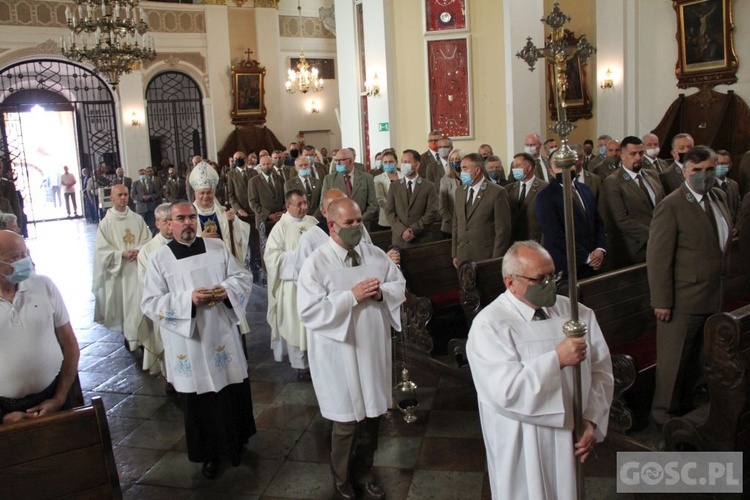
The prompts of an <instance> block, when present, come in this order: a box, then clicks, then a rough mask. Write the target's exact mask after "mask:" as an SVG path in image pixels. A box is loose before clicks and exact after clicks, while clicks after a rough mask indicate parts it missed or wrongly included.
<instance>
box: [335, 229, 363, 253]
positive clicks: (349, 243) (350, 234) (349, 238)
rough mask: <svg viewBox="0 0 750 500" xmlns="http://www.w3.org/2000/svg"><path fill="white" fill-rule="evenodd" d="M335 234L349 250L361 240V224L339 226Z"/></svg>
mask: <svg viewBox="0 0 750 500" xmlns="http://www.w3.org/2000/svg"><path fill="white" fill-rule="evenodd" d="M337 234H338V235H339V238H340V239H341V241H342V242H343V243H344V245H346V248H347V249H348V250H351V249H352V248H354V247H356V246H357V245H359V242H360V241H362V226H352V227H339V231H338V233H337Z"/></svg>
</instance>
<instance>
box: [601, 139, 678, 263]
mask: <svg viewBox="0 0 750 500" xmlns="http://www.w3.org/2000/svg"><path fill="white" fill-rule="evenodd" d="M621 148H622V154H621V155H620V161H621V166H620V168H619V169H617V172H615V173H614V174H612V175H610V176H609V177H607V178H606V179H604V182H603V183H602V196H601V197H600V198H599V211H600V212H601V214H602V217H603V218H604V221H605V224H606V226H607V248H609V249H610V251H611V255H610V259H611V261H612V263H613V265H614V266H615V267H625V266H629V265H632V264H637V263H639V262H645V261H646V244H647V243H648V231H649V226H650V225H651V216H652V214H653V211H654V207H655V206H656V205H658V204H659V202H660V201H661V200H662V199H664V188H663V187H662V185H661V182H660V181H659V176H658V175H657V174H656V172H655V171H654V170H652V169H648V168H643V165H644V156H645V154H644V153H645V151H644V149H645V148H644V147H643V142H642V141H641V140H640V139H639V138H637V137H633V136H628V137H625V138H624V139H623V140H622V143H621Z"/></svg>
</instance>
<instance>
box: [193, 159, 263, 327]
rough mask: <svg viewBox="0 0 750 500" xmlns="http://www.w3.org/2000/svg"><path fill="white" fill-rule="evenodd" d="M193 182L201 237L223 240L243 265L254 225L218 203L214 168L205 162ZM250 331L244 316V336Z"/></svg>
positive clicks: (197, 168) (242, 325)
mask: <svg viewBox="0 0 750 500" xmlns="http://www.w3.org/2000/svg"><path fill="white" fill-rule="evenodd" d="M189 182H190V185H191V186H192V187H193V191H194V192H195V201H194V202H193V206H194V207H195V210H196V211H197V212H198V226H197V235H198V236H200V237H201V238H217V239H219V240H221V241H223V242H224V244H225V245H226V246H227V248H228V249H229V251H230V252H231V254H232V255H234V257H235V258H236V259H237V260H238V261H239V262H240V263H244V262H245V257H246V254H247V251H248V250H247V245H248V241H249V240H250V224H248V223H247V222H243V221H241V220H240V218H239V217H236V216H235V213H234V210H232V209H231V208H230V209H225V208H224V207H222V206H221V204H220V203H219V202H218V201H217V200H216V186H217V185H218V184H219V174H218V173H217V172H216V170H215V169H214V168H213V167H212V166H211V165H209V164H208V163H206V162H205V161H201V162H200V163H198V164H197V165H196V166H194V167H193V169H192V170H191V171H190V178H189ZM249 332H250V325H249V324H248V323H247V319H245V316H244V315H243V316H242V321H241V323H240V333H243V334H245V333H249Z"/></svg>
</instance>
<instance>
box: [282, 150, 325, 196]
mask: <svg viewBox="0 0 750 500" xmlns="http://www.w3.org/2000/svg"><path fill="white" fill-rule="evenodd" d="M302 156H304V157H305V158H307V161H308V163H309V164H310V178H311V179H312V178H315V179H318V181H320V183H321V184H322V183H323V179H325V178H326V175H327V174H328V172H327V171H326V167H325V166H324V165H323V164H322V163H318V161H317V159H318V157H317V155H316V154H315V146H313V145H311V144H307V145H305V147H304V148H302ZM294 166H295V168H294V169H293V170H292V171H290V172H289V173H290V174H291V176H292V177H294V176H295V175H297V173H298V172H299V170H298V169H297V168H296V167H297V164H296V163H295V164H294ZM308 201H310V200H308ZM310 207H311V208H312V205H310Z"/></svg>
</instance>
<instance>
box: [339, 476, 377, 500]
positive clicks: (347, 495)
mask: <svg viewBox="0 0 750 500" xmlns="http://www.w3.org/2000/svg"><path fill="white" fill-rule="evenodd" d="M333 489H334V490H336V496H337V497H338V498H343V499H344V500H354V499H356V498H357V495H356V494H355V493H354V488H353V487H352V483H350V482H349V481H345V482H343V483H339V482H338V481H336V478H335V477H334V478H333ZM384 498H385V497H384Z"/></svg>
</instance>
